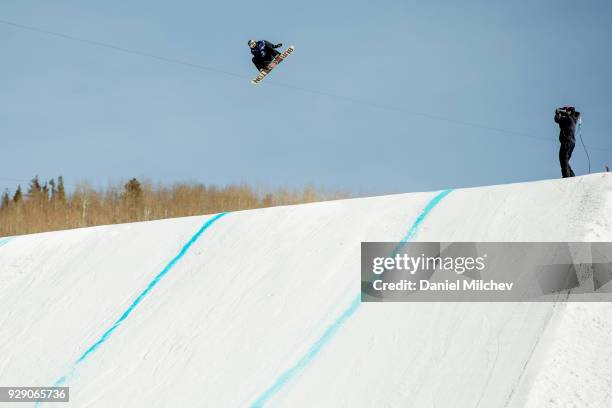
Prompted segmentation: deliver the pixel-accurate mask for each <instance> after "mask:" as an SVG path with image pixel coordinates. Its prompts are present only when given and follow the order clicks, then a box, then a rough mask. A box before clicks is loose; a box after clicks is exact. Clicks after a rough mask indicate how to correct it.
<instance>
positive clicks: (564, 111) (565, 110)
mask: <svg viewBox="0 0 612 408" xmlns="http://www.w3.org/2000/svg"><path fill="white" fill-rule="evenodd" d="M557 112H558V113H560V114H561V115H572V114H574V112H576V108H574V107H573V106H564V107H562V108H557Z"/></svg>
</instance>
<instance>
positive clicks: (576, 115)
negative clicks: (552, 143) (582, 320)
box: [555, 109, 580, 143]
mask: <svg viewBox="0 0 612 408" xmlns="http://www.w3.org/2000/svg"><path fill="white" fill-rule="evenodd" d="M579 120H580V112H576V111H571V112H566V111H564V110H561V109H557V110H556V111H555V122H556V123H558V124H559V129H560V131H559V141H560V142H573V143H575V142H576V125H577V124H578V121H579Z"/></svg>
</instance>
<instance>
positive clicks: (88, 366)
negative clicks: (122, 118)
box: [0, 174, 612, 407]
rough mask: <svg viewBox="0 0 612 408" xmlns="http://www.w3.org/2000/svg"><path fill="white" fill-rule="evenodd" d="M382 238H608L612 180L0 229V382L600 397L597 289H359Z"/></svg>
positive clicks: (323, 399)
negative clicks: (576, 298) (368, 252)
mask: <svg viewBox="0 0 612 408" xmlns="http://www.w3.org/2000/svg"><path fill="white" fill-rule="evenodd" d="M400 240H407V241H409V240H414V241H447V242H448V241H612V177H610V174H594V175H590V176H585V177H577V178H574V179H566V180H550V181H541V182H533V183H523V184H513V185H501V186H492V187H482V188H472V189H463V190H454V191H450V190H447V191H442V192H432V193H413V194H401V195H391V196H383V197H372V198H363V199H352V200H341V201H333V202H325V203H316V204H308V205H297V206H288V207H277V208H270V209H262V210H253V211H243V212H236V213H229V214H218V215H208V216H200V217H189V218H179V219H171V220H162V221H154V222H144V223H134V224H123V225H113V226H103V227H94V228H85V229H77V230H70V231H61V232H53V233H44V234H35V235H28V236H18V237H13V238H8V239H0V306H1V307H0V386H50V385H54V384H56V385H60V384H61V385H65V386H69V387H70V390H71V394H70V399H71V401H70V403H68V404H62V406H71V407H186V406H189V407H192V406H199V407H258V406H266V407H406V406H411V407H522V406H530V407H542V406H551V407H556V406H573V405H574V404H575V405H576V406H592V407H604V406H611V405H612V395H610V391H609V390H610V388H611V386H612V384H611V383H610V381H611V380H610V378H612V342H611V341H610V336H611V335H612V307H611V306H610V304H607V303H567V304H558V303H367V304H366V303H364V304H361V303H359V302H358V295H359V291H360V265H359V262H360V252H359V251H360V243H361V241H400ZM40 405H43V406H47V405H51V404H40ZM17 406H24V405H23V404H18V405H17ZM51 406H54V405H51Z"/></svg>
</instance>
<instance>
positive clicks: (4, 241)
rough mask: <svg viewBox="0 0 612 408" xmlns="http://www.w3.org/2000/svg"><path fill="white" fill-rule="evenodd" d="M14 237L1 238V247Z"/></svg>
mask: <svg viewBox="0 0 612 408" xmlns="http://www.w3.org/2000/svg"><path fill="white" fill-rule="evenodd" d="M12 239H13V237H8V238H0V247H1V246H4V245H6V244H8V242H9V241H10V240H12Z"/></svg>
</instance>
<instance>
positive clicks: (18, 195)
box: [13, 185, 23, 204]
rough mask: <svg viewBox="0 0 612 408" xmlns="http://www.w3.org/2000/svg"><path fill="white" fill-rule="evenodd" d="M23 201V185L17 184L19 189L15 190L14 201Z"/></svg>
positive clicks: (17, 202)
mask: <svg viewBox="0 0 612 408" xmlns="http://www.w3.org/2000/svg"><path fill="white" fill-rule="evenodd" d="M22 201H23V194H22V193H21V185H18V186H17V190H15V194H14V195H13V202H14V203H15V204H19V203H21V202H22Z"/></svg>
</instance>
